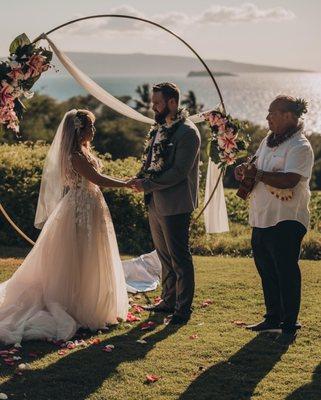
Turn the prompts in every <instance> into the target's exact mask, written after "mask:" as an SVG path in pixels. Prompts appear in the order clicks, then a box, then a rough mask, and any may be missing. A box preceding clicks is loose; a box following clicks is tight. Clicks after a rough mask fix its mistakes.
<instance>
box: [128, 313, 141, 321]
mask: <svg viewBox="0 0 321 400" xmlns="http://www.w3.org/2000/svg"><path fill="white" fill-rule="evenodd" d="M140 320H141V318H139V317H137V316H136V315H134V314H133V313H131V312H129V313H128V314H127V318H126V322H130V323H131V322H137V321H140Z"/></svg>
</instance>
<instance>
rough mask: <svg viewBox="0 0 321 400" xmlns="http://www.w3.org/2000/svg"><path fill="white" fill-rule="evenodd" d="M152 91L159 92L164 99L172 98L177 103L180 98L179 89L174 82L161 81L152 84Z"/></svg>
mask: <svg viewBox="0 0 321 400" xmlns="http://www.w3.org/2000/svg"><path fill="white" fill-rule="evenodd" d="M153 92H161V93H162V95H163V96H164V98H165V100H166V101H168V100H169V99H174V100H175V101H176V103H177V104H179V100H180V90H179V88H178V86H177V85H175V83H170V82H162V83H158V84H157V85H154V86H153Z"/></svg>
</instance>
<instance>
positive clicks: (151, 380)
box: [146, 374, 159, 383]
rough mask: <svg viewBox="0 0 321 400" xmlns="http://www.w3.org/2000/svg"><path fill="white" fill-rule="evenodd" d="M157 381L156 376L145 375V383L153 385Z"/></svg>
mask: <svg viewBox="0 0 321 400" xmlns="http://www.w3.org/2000/svg"><path fill="white" fill-rule="evenodd" d="M158 380H159V377H158V376H157V375H153V374H148V375H146V383H154V382H157V381H158Z"/></svg>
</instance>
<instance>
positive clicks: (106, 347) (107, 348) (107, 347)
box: [102, 344, 115, 353]
mask: <svg viewBox="0 0 321 400" xmlns="http://www.w3.org/2000/svg"><path fill="white" fill-rule="evenodd" d="M114 348H115V346H114V345H113V344H107V345H106V346H105V347H103V348H102V351H105V352H106V353H111V352H112V351H113V350H114Z"/></svg>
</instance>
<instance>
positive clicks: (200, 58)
mask: <svg viewBox="0 0 321 400" xmlns="http://www.w3.org/2000/svg"><path fill="white" fill-rule="evenodd" d="M96 18H122V19H131V20H137V21H141V22H145V23H147V24H150V25H153V26H156V27H158V28H160V29H162V30H163V31H165V32H167V33H169V34H170V35H172V36H174V37H175V38H177V39H178V40H179V41H180V42H181V43H183V44H184V45H185V46H186V47H187V48H188V49H189V50H191V52H192V53H193V54H194V55H195V56H196V57H197V58H198V60H199V61H200V62H201V64H202V65H203V67H204V68H205V69H206V71H207V73H208V75H209V76H210V78H211V80H212V82H213V84H214V86H215V89H216V91H217V93H218V96H219V99H220V103H221V106H222V110H223V111H224V113H226V108H225V104H224V100H223V96H222V93H221V91H220V88H219V86H218V84H217V82H216V79H215V77H214V75H213V74H212V71H211V70H210V69H209V67H208V66H207V64H206V63H205V61H204V60H203V59H202V57H201V56H200V55H199V54H198V53H197V51H196V50H195V49H194V48H193V47H192V46H191V45H190V44H188V43H187V42H186V41H185V40H184V39H182V38H181V37H180V36H178V35H177V34H176V33H174V32H173V31H171V30H170V29H168V28H165V27H164V26H162V25H160V24H158V23H157V22H154V21H151V20H148V19H145V18H140V17H135V16H131V15H122V14H99V15H90V16H87V17H82V18H77V19H74V20H71V21H68V22H66V23H64V24H62V25H59V26H56V27H55V28H53V29H51V30H50V31H48V32H46V35H47V36H48V35H50V34H51V33H53V32H56V31H58V30H59V29H62V28H64V27H65V26H68V25H72V24H74V23H76V22H79V21H85V20H89V19H96ZM42 38H43V34H42V35H40V36H38V37H37V38H36V39H35V40H34V41H33V43H36V42H38V41H39V40H41V39H42ZM222 176H223V171H221V173H220V176H219V178H218V180H217V182H216V185H215V187H214V190H213V192H212V194H211V196H210V198H209V200H208V201H207V203H206V204H205V206H204V207H203V208H202V210H201V211H200V213H199V214H198V215H197V217H196V218H195V221H197V220H198V219H199V218H200V216H201V215H202V214H203V212H204V210H205V208H206V207H207V206H208V204H209V202H210V200H211V199H212V197H213V195H214V192H215V190H216V188H217V186H218V183H219V181H220V179H221V178H222ZM0 211H1V212H2V214H3V215H4V217H5V218H6V219H7V221H8V222H9V224H10V225H11V226H12V227H13V228H14V229H15V230H16V231H17V232H18V233H19V234H20V235H21V236H22V237H23V238H24V239H25V240H27V241H28V242H29V243H30V244H31V245H34V242H33V241H32V240H31V239H30V238H29V237H28V236H27V235H26V234H25V233H24V232H23V231H21V229H20V228H19V227H18V226H17V225H16V224H15V223H14V221H13V220H12V219H11V218H10V216H9V215H8V214H7V213H6V211H5V209H4V207H3V206H2V204H1V202H0Z"/></svg>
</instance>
